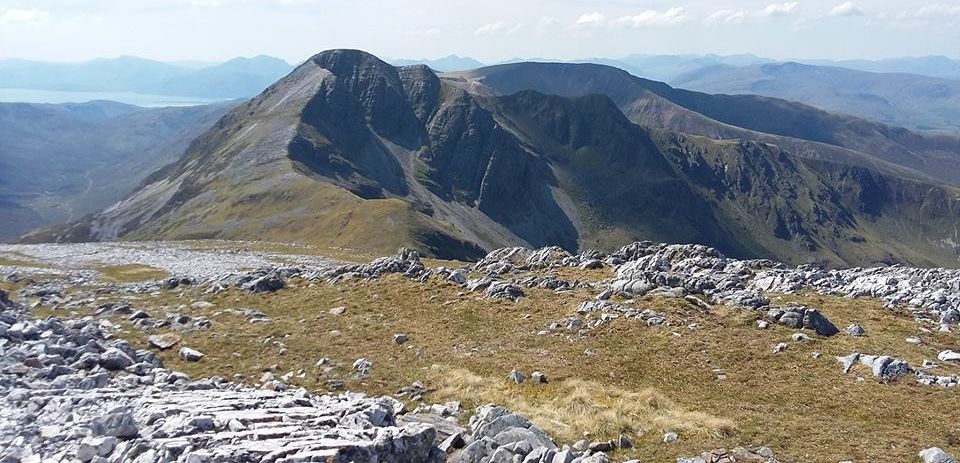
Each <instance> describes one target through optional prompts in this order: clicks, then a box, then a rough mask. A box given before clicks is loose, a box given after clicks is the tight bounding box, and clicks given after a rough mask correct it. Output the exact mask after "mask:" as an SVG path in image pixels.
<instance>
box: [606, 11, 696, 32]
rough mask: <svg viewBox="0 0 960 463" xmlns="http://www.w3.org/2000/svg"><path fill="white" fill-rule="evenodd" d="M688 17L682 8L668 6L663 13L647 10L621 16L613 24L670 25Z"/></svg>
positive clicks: (637, 25) (633, 25)
mask: <svg viewBox="0 0 960 463" xmlns="http://www.w3.org/2000/svg"><path fill="white" fill-rule="evenodd" d="M687 19H689V16H688V15H687V11H686V10H685V9H683V8H670V9H669V10H667V11H664V12H663V13H661V12H659V11H655V10H647V11H644V12H642V13H640V14H637V15H634V16H622V17H620V18H617V19H616V20H614V21H613V24H614V25H615V26H627V27H633V28H640V27H646V26H670V25H674V24H680V23H683V22H686V21H687Z"/></svg>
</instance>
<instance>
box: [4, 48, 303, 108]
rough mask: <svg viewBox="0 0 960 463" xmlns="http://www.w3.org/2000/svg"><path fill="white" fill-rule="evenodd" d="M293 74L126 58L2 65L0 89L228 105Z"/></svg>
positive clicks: (272, 63) (257, 61)
mask: <svg viewBox="0 0 960 463" xmlns="http://www.w3.org/2000/svg"><path fill="white" fill-rule="evenodd" d="M292 69H293V66H291V65H290V64H289V63H287V62H286V61H283V60H281V59H278V58H273V57H269V56H263V55H261V56H256V57H253V58H235V59H232V60H230V61H227V62H224V63H220V64H216V65H211V66H205V67H199V68H197V67H195V66H189V65H183V64H172V63H164V62H160V61H153V60H148V59H144V58H137V57H131V56H125V57H120V58H113V59H95V60H92V61H86V62H82V63H47V62H39V61H27V60H19V59H7V60H0V88H22V89H36V90H60V91H79V92H135V93H146V94H153V95H173V96H192V97H203V98H209V99H230V98H241V97H251V96H253V95H256V94H258V93H260V92H261V91H263V89H264V88H266V87H267V86H268V85H270V84H271V83H273V82H274V81H276V80H277V79H279V78H281V77H283V76H284V75H286V74H288V73H289V72H290V70H292Z"/></svg>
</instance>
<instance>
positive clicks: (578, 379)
mask: <svg viewBox="0 0 960 463" xmlns="http://www.w3.org/2000/svg"><path fill="white" fill-rule="evenodd" d="M448 266H449V265H448ZM576 272H578V275H579V277H580V278H582V279H586V280H595V279H599V278H604V277H606V276H607V275H608V274H609V273H608V272H607V271H602V270H601V271H580V270H576ZM525 291H526V292H527V297H525V298H523V299H521V300H520V301H519V302H517V303H509V302H500V301H491V300H486V299H482V298H479V297H478V296H477V295H476V294H474V293H467V292H464V291H463V290H462V289H461V288H459V287H456V286H454V285H451V284H449V283H446V282H441V281H430V282H428V283H426V284H420V283H417V282H414V281H410V280H406V279H404V278H403V277H401V276H399V275H391V276H388V277H385V278H382V279H380V280H378V281H374V282H368V283H366V282H360V281H345V282H342V283H339V284H337V285H331V284H327V283H316V284H309V283H307V282H301V281H297V280H293V281H292V282H291V285H290V286H289V287H288V288H286V289H284V290H281V291H279V292H277V293H274V294H249V293H244V292H240V291H236V290H230V291H227V292H224V293H221V294H218V295H214V296H206V295H202V294H201V293H200V292H199V290H197V289H189V290H186V292H177V291H172V292H165V293H163V294H161V295H160V296H158V297H152V296H147V298H146V299H143V300H141V301H138V302H136V303H135V305H137V308H144V309H146V310H147V311H148V312H150V313H153V314H155V315H159V314H162V313H163V312H164V311H166V310H173V309H171V308H173V307H177V306H178V305H181V304H184V305H187V306H189V304H190V303H191V302H192V301H194V300H198V299H204V300H208V301H210V302H212V303H214V304H215V305H216V306H215V307H214V308H212V309H208V310H194V309H186V313H188V314H190V315H197V316H205V317H209V318H210V319H211V320H213V322H214V325H213V329H212V330H211V331H209V332H195V333H187V334H186V335H185V336H184V342H183V344H184V345H187V346H190V347H193V348H196V349H198V350H200V351H201V352H204V353H205V354H206V355H207V357H206V358H205V359H204V360H203V361H202V362H198V363H184V362H182V361H181V360H179V359H178V358H177V357H176V353H175V352H172V351H169V352H163V353H162V354H161V356H162V357H163V358H164V361H165V362H166V363H167V365H168V366H169V367H171V368H174V369H178V370H181V371H185V372H187V373H189V374H191V375H194V376H201V375H213V374H217V375H221V376H224V377H227V378H232V377H233V375H235V374H239V375H243V377H245V378H247V379H248V380H249V381H251V382H253V381H255V380H256V379H257V378H259V377H260V375H261V374H262V373H263V372H264V371H268V370H273V371H276V372H277V373H278V376H279V375H280V374H283V373H286V372H288V371H293V372H296V371H298V370H301V369H303V370H304V372H305V377H304V378H302V379H297V378H295V379H293V380H291V383H292V384H294V385H297V386H303V387H306V388H308V389H311V390H318V391H325V390H326V382H327V380H328V379H331V378H340V379H343V380H345V382H346V386H347V388H348V389H350V390H359V391H366V392H369V393H373V394H392V393H395V392H396V391H397V390H398V389H399V388H401V387H403V386H407V385H409V384H410V383H412V382H413V381H422V382H424V383H425V384H426V385H427V387H428V388H429V389H430V390H431V392H430V393H428V398H429V399H430V400H432V401H437V402H441V401H444V400H449V399H456V400H461V401H463V403H464V405H465V406H466V407H474V406H478V405H482V404H486V403H490V402H495V403H500V404H503V405H505V406H507V407H510V408H512V409H515V410H517V411H519V412H521V413H524V414H525V415H527V416H529V417H530V418H531V419H532V420H533V421H534V422H535V423H537V424H538V425H540V426H542V427H543V428H544V429H546V430H548V431H549V432H550V433H551V434H552V435H554V436H556V437H557V438H559V439H561V440H563V441H568V442H569V441H570V440H573V439H575V438H578V437H579V436H583V435H589V436H590V437H591V438H604V439H605V438H615V437H616V436H617V435H618V434H619V433H620V432H626V433H628V434H629V435H630V436H631V437H632V438H633V439H634V440H635V444H636V448H635V449H633V450H631V451H629V452H620V454H619V456H618V458H619V457H623V458H627V457H633V458H640V459H641V460H643V461H669V460H671V459H674V458H676V457H678V456H686V455H693V454H698V453H699V452H700V451H702V450H705V449H713V448H721V447H723V448H730V447H733V446H736V445H748V446H758V445H768V446H770V447H772V448H774V449H775V450H776V451H777V454H778V457H780V458H781V460H783V461H788V462H790V461H798V462H799V461H802V462H812V463H819V462H825V463H826V462H829V463H835V462H836V461H840V460H845V459H853V460H855V461H871V462H904V461H914V460H915V456H916V452H917V451H918V450H920V449H921V448H925V447H929V446H934V445H936V446H942V447H944V448H947V449H949V450H951V451H953V452H954V453H960V445H958V442H960V440H958V436H960V423H958V421H957V420H956V411H957V410H960V394H957V391H955V390H944V389H938V388H935V387H927V386H920V385H918V384H916V383H915V381H914V380H913V379H912V377H906V378H904V379H902V380H901V381H898V382H894V383H892V384H881V383H880V382H878V381H875V380H874V379H872V378H871V377H870V376H869V374H868V373H867V372H865V371H863V370H856V371H854V372H852V373H851V374H849V375H843V374H842V372H841V370H840V367H839V365H838V364H837V363H836V361H835V359H834V358H833V356H834V355H847V354H849V353H850V352H853V351H859V352H864V353H872V354H888V355H895V356H898V357H902V358H906V359H907V360H909V361H910V362H911V363H914V364H919V362H920V361H922V359H924V358H935V357H936V353H937V352H938V351H939V350H942V349H945V348H954V349H956V345H957V335H956V334H955V333H951V334H944V333H931V334H920V336H921V338H923V340H924V344H921V345H919V346H914V345H910V344H907V343H906V342H904V338H905V337H906V336H910V335H917V334H918V333H919V332H918V324H917V323H916V322H915V321H914V320H913V319H912V317H911V316H910V315H909V314H906V313H901V312H897V311H893V310H890V309H886V308H883V307H882V306H881V305H880V304H879V303H878V302H876V301H872V300H851V299H843V298H836V297H827V296H818V295H802V296H789V297H785V298H784V299H783V300H782V301H779V302H787V301H797V302H801V303H805V304H809V305H812V306H815V307H819V308H820V309H821V310H822V311H823V312H824V313H825V314H826V315H827V316H828V317H829V318H830V319H831V320H833V321H834V323H835V324H836V325H837V326H838V327H840V328H841V329H843V328H844V327H845V326H846V325H847V324H849V323H853V322H856V323H860V324H861V325H863V326H864V327H865V328H866V329H867V333H868V336H866V337H863V338H850V337H847V336H845V335H843V334H840V335H837V336H834V337H832V338H829V339H825V338H819V337H817V336H815V335H812V333H811V335H812V336H813V337H814V338H815V340H814V341H813V342H810V343H796V342H793V341H791V340H790V335H791V334H792V333H793V332H794V331H793V330H790V329H787V328H784V327H780V326H774V327H773V328H771V329H769V330H758V329H757V328H756V327H755V321H756V319H757V318H758V316H759V314H758V313H756V312H752V311H744V310H736V309H731V308H725V307H714V308H713V309H712V310H710V311H705V310H702V309H698V308H695V307H693V306H691V305H690V304H688V303H686V302H684V301H682V300H675V299H660V298H644V299H641V300H639V301H637V306H639V307H641V308H645V307H651V308H654V309H656V310H658V311H661V312H664V313H666V314H667V316H668V319H669V321H670V325H669V326H665V327H647V326H646V325H645V324H643V323H640V322H638V321H633V320H626V319H622V320H615V321H613V322H611V323H609V324H607V325H604V326H603V327H601V328H599V329H597V330H595V331H593V332H592V333H591V334H590V335H589V336H588V337H587V338H586V339H581V340H572V339H569V338H567V337H562V336H556V335H549V336H537V335H535V333H536V332H537V331H539V330H541V329H543V328H544V327H545V326H546V325H547V324H548V323H549V322H550V321H554V320H558V319H560V318H563V317H567V316H571V315H574V311H575V308H576V307H577V305H579V303H580V302H582V301H583V300H586V299H588V298H592V297H593V296H594V294H591V293H590V292H589V291H586V290H578V291H573V292H567V293H560V294H556V293H554V292H552V291H545V290H533V289H526V290H525ZM341 305H342V306H346V307H347V308H348V310H347V312H346V314H344V315H341V316H334V315H331V314H329V313H328V310H329V309H330V308H332V307H336V306H341ZM241 307H250V308H255V309H258V310H261V311H263V312H265V313H266V314H267V315H268V316H269V317H271V318H273V321H271V322H270V323H265V324H251V323H248V322H247V321H246V320H244V319H243V318H241V317H239V316H236V315H233V314H229V313H227V312H226V311H225V309H229V308H241ZM81 314H84V315H85V314H86V313H81ZM691 324H696V325H695V326H694V327H693V328H690V327H689V325H691ZM122 325H123V326H127V327H128V328H127V332H125V333H121V334H120V335H119V336H120V337H125V338H128V339H131V341H133V342H135V343H138V344H139V345H140V346H141V347H146V343H145V342H144V340H145V337H146V335H147V333H144V332H141V331H138V330H135V329H132V328H130V327H129V325H127V324H126V322H122ZM395 333H405V334H407V335H408V336H409V337H410V341H409V342H408V343H406V344H404V345H402V346H398V345H396V344H395V343H394V342H393V339H392V335H393V334H395ZM267 339H271V340H279V341H281V342H282V343H283V344H284V345H285V346H286V348H287V349H288V350H289V352H288V353H287V354H286V355H280V354H279V348H278V347H277V346H275V345H273V344H272V343H271V342H264V341H265V340H267ZM778 342H788V343H789V344H790V348H789V349H787V351H785V352H783V353H781V354H776V355H774V354H772V352H771V349H772V347H773V346H774V345H775V344H777V343H778ZM587 349H589V350H591V351H593V352H594V353H595V355H593V356H587V355H584V351H585V350H587ZM814 351H818V352H822V353H823V356H822V357H821V358H819V359H815V358H813V357H812V355H811V353H812V352H814ZM321 357H328V358H330V359H331V360H332V361H333V364H334V365H335V368H334V369H333V370H332V371H331V372H330V373H328V374H324V373H323V372H322V371H321V369H319V368H316V367H314V363H315V362H316V361H317V360H318V359H319V358H321ZM360 357H365V358H368V359H370V360H371V361H372V362H373V364H374V368H373V374H372V375H371V376H370V377H369V378H364V379H360V378H355V377H354V376H353V374H352V372H351V369H350V365H351V364H352V362H353V361H354V360H355V359H357V358H360ZM513 368H516V369H518V370H520V371H523V372H525V373H526V374H528V375H529V373H530V372H532V371H534V370H540V371H543V372H545V373H546V374H547V376H548V378H549V379H550V384H548V385H533V384H523V385H520V386H517V385H513V384H510V383H509V382H508V381H507V380H506V375H507V373H508V372H509V371H510V370H511V369H513ZM714 370H721V371H722V373H723V374H724V375H726V379H725V380H719V379H718V378H717V374H716V373H715V372H714ZM958 372H960V368H956V367H950V366H944V367H943V368H941V369H940V373H939V374H948V373H950V374H957V373H958ZM858 375H859V376H863V377H865V381H863V382H857V381H856V380H855V379H856V377H857V376H858ZM666 430H672V431H676V432H678V433H679V434H680V441H679V442H678V443H677V444H674V445H665V444H663V443H662V442H661V441H660V433H661V432H662V431H666Z"/></svg>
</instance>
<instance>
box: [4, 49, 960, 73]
mask: <svg viewBox="0 0 960 463" xmlns="http://www.w3.org/2000/svg"><path fill="white" fill-rule="evenodd" d="M339 48H348V47H339ZM336 49H338V48H324V49H323V50H318V51H317V52H316V53H312V54H310V55H308V56H306V57H304V58H302V59H297V60H290V59H287V58H284V57H280V56H276V55H271V54H269V53H256V54H247V55H237V56H233V57H228V58H222V59H217V60H204V59H198V58H184V59H173V60H164V59H158V58H154V57H149V56H141V55H131V54H122V55H115V56H96V57H92V58H88V59H82V60H76V61H74V60H64V61H58V60H44V59H33V58H26V57H22V56H9V57H0V61H29V62H35V63H50V64H85V63H90V62H93V61H97V60H119V59H123V58H136V59H142V60H146V61H154V62H158V63H164V64H172V65H177V66H183V67H187V68H196V69H202V68H204V67H210V66H216V65H219V64H223V63H226V62H228V61H232V60H235V59H254V58H260V57H265V58H273V59H279V60H282V61H284V62H286V63H287V64H290V65H292V66H297V65H299V64H301V63H303V62H304V61H306V60H308V59H310V57H311V56H314V55H315V54H317V53H321V52H323V51H327V50H336ZM350 49H357V48H350ZM359 50H362V51H365V52H368V53H370V54H373V55H375V56H377V57H379V58H380V59H382V60H384V61H439V60H442V59H446V58H454V57H456V58H461V59H472V60H476V61H478V62H480V63H482V64H484V65H495V64H500V63H504V62H508V61H515V60H520V61H530V60H556V61H557V62H570V61H577V60H591V59H605V60H620V59H623V58H628V57H631V56H651V57H660V56H673V57H708V56H715V57H737V56H749V57H754V58H759V59H767V60H771V61H776V62H791V61H793V62H801V63H802V62H813V61H825V62H843V61H886V60H897V59H923V58H946V59H949V60H953V61H960V55H957V56H950V55H944V54H930V55H895V56H888V57H882V58H845V59H834V58H823V57H810V58H799V57H792V58H774V57H771V56H764V55H759V54H756V53H749V52H743V53H643V52H637V53H628V54H626V55H619V56H582V57H574V58H569V59H563V58H557V57H552V56H514V57H511V58H506V59H501V60H498V61H484V60H481V59H478V58H476V57H473V56H470V55H465V54H461V53H448V54H446V55H440V56H418V55H407V56H385V55H381V54H377V53H375V52H372V51H370V50H364V49H362V48H360V49H359Z"/></svg>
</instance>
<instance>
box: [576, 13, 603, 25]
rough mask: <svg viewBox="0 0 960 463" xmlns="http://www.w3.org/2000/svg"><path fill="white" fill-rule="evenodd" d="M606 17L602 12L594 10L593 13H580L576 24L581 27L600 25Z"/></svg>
mask: <svg viewBox="0 0 960 463" xmlns="http://www.w3.org/2000/svg"><path fill="white" fill-rule="evenodd" d="M606 19H607V18H606V16H604V15H603V13H600V12H597V11H594V12H593V13H585V14H582V15H580V17H579V18H577V23H576V25H577V26H581V27H597V26H602V25H603V23H604V21H606Z"/></svg>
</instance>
